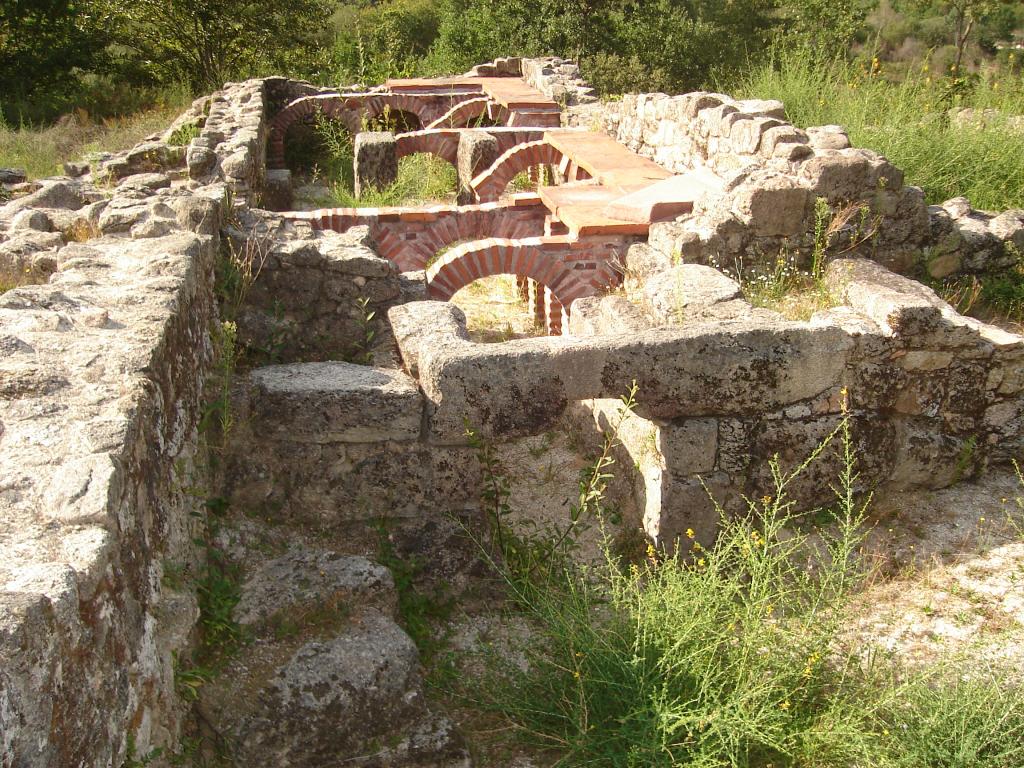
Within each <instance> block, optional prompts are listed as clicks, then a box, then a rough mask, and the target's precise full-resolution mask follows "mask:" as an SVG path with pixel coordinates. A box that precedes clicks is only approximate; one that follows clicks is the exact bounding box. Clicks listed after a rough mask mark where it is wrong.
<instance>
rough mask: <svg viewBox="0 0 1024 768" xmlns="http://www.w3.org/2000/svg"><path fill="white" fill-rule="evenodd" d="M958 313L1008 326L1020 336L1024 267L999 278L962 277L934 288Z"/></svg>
mask: <svg viewBox="0 0 1024 768" xmlns="http://www.w3.org/2000/svg"><path fill="white" fill-rule="evenodd" d="M933 287H934V288H935V289H936V291H938V293H939V295H940V296H942V298H943V299H944V300H946V301H947V302H949V303H950V304H952V305H953V307H954V308H955V309H956V311H957V312H959V313H960V314H963V315H971V316H972V317H977V318H978V319H980V320H984V321H986V322H995V323H997V324H1001V325H1007V326H1009V327H1010V329H1011V330H1013V331H1015V332H1016V333H1020V332H1021V325H1024V264H1021V263H1018V264H1017V266H1016V267H1014V268H1013V269H1010V270H1007V271H1005V272H1002V273H999V274H992V275H983V276H982V277H981V278H979V277H977V276H975V275H961V276H958V277H955V278H953V279H951V280H946V281H939V282H938V283H937V284H936V285H934V286H933Z"/></svg>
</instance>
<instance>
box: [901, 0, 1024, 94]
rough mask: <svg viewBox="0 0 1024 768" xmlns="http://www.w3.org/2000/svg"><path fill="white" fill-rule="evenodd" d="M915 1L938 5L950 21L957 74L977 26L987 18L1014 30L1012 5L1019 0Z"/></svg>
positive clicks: (921, 5) (931, 6)
mask: <svg viewBox="0 0 1024 768" xmlns="http://www.w3.org/2000/svg"><path fill="white" fill-rule="evenodd" d="M916 4H917V6H918V7H919V8H922V9H927V8H936V10H938V11H939V12H940V13H942V14H944V15H945V16H946V17H947V18H948V19H949V20H950V26H951V32H952V37H953V45H954V46H955V47H956V59H955V60H954V62H953V72H954V74H956V75H957V76H959V75H960V74H961V71H962V67H963V61H964V53H965V51H966V49H967V44H968V42H970V39H971V34H972V33H975V34H977V30H978V28H979V27H981V26H982V25H984V24H985V23H986V22H988V21H992V22H998V21H1003V23H1004V25H1007V26H1008V27H1009V28H1010V29H1008V30H1005V31H1006V32H1009V31H1012V27H1013V25H1014V22H1015V18H1016V14H1014V13H1013V9H1012V7H1013V6H1016V5H1018V3H1017V0H943V1H942V2H938V3H935V2H932V1H930V0H918V2H917V3H916ZM936 6H937V7H936ZM1007 11H1009V13H1007ZM997 26H998V24H997Z"/></svg>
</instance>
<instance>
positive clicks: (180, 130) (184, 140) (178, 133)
mask: <svg viewBox="0 0 1024 768" xmlns="http://www.w3.org/2000/svg"><path fill="white" fill-rule="evenodd" d="M198 137H199V124H198V123H185V124H183V125H180V126H178V127H177V128H176V129H175V130H174V131H172V132H171V135H170V136H169V137H168V139H167V143H168V144H170V145H171V146H175V147H185V146H188V144H189V143H190V142H191V141H192V139H195V138H198Z"/></svg>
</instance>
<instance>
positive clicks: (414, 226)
mask: <svg viewBox="0 0 1024 768" xmlns="http://www.w3.org/2000/svg"><path fill="white" fill-rule="evenodd" d="M524 202H525V201H522V200H520V201H517V202H516V203H506V202H500V203H484V204H483V205H467V206H461V207H459V206H433V207H431V208H428V209H418V208H326V209H322V210H318V211H310V212H302V213H288V214H285V217H286V218H289V219H293V220H302V221H309V222H310V223H311V224H312V225H313V227H314V229H318V230H325V229H331V230H334V231H336V232H346V231H348V230H349V229H350V228H352V227H354V226H367V227H369V229H370V239H371V241H372V242H373V246H374V250H376V251H377V253H378V254H380V255H381V256H383V257H384V258H385V259H388V260H390V261H392V262H394V263H395V264H396V265H397V266H398V268H399V269H400V270H402V271H403V272H407V271H410V270H419V269H423V268H425V267H426V265H427V262H428V261H430V260H431V259H432V258H434V256H436V255H437V254H438V253H439V252H440V251H442V250H443V249H445V248H448V247H450V246H452V245H454V244H456V243H461V242H469V241H473V240H481V239H483V238H485V237H502V238H509V239H516V238H528V237H539V236H540V235H543V234H544V220H545V218H546V216H547V209H546V208H545V207H544V206H543V205H541V204H540V202H539V200H538V201H537V203H536V204H533V205H529V204H524Z"/></svg>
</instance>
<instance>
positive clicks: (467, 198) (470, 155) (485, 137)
mask: <svg viewBox="0 0 1024 768" xmlns="http://www.w3.org/2000/svg"><path fill="white" fill-rule="evenodd" d="M497 159H498V140H497V139H496V138H495V137H494V136H492V135H491V134H489V133H486V132H483V131H463V132H462V134H461V135H460V136H459V151H458V162H457V163H456V168H457V170H458V176H459V197H458V200H459V204H460V205H466V204H468V203H472V202H473V201H474V197H475V195H474V192H473V188H472V185H471V182H472V181H473V179H474V178H476V176H477V174H480V173H482V172H483V171H485V170H487V169H488V168H490V167H491V165H493V164H494V161H495V160H497Z"/></svg>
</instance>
